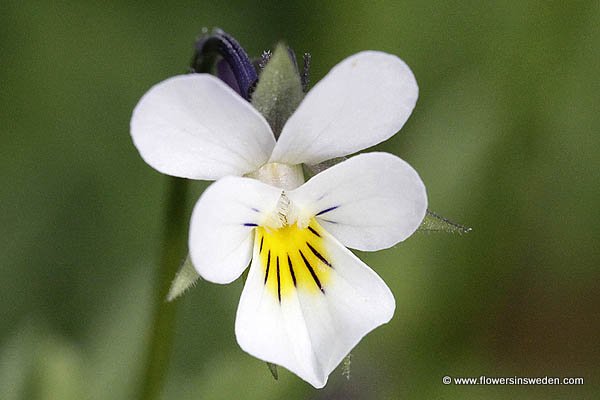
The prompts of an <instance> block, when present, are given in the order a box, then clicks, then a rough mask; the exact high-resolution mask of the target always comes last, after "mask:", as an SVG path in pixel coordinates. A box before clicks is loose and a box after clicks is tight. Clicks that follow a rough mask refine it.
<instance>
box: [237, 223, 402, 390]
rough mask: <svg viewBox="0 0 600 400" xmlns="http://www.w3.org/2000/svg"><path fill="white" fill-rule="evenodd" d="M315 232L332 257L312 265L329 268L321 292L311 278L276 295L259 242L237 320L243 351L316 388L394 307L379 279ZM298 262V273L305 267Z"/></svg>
mask: <svg viewBox="0 0 600 400" xmlns="http://www.w3.org/2000/svg"><path fill="white" fill-rule="evenodd" d="M319 232H320V235H321V237H322V240H323V241H324V243H325V246H326V249H327V253H326V254H325V256H326V257H328V259H329V260H330V261H331V267H329V266H324V265H321V266H315V265H313V268H315V269H317V268H320V267H323V268H328V269H329V271H328V272H327V273H326V275H327V279H326V280H323V282H322V288H323V291H319V290H314V289H315V287H316V286H315V282H310V281H307V280H304V281H302V280H298V285H297V286H292V289H291V290H287V291H288V293H287V294H286V295H282V296H281V298H280V299H279V298H278V296H277V294H276V291H274V290H271V288H270V287H269V285H267V284H265V269H264V266H263V265H262V264H261V259H260V257H259V254H258V253H259V250H258V245H257V246H256V247H255V250H254V257H253V261H252V266H251V267H250V273H249V274H248V279H247V281H246V284H245V286H244V290H243V292H242V297H241V299H240V304H239V307H238V311H237V317H236V324H235V332H236V337H237V340H238V343H239V344H240V346H241V348H242V349H243V350H245V351H246V352H248V353H250V354H252V355H253V356H255V357H257V358H260V359H262V360H265V361H268V362H272V363H275V364H278V365H281V366H283V367H285V368H287V369H289V370H290V371H292V372H293V373H295V374H296V375H298V376H299V377H301V378H302V379H304V380H306V381H307V382H309V383H310V384H311V385H313V386H315V387H316V388H321V387H323V386H325V384H326V382H327V377H328V375H329V374H330V373H331V372H332V371H333V370H334V369H335V368H336V367H337V366H338V364H339V363H340V362H341V361H342V360H343V359H344V357H346V355H347V354H348V353H349V352H350V350H352V348H353V347H354V346H356V345H357V344H358V342H359V341H360V340H361V339H362V338H363V337H364V336H365V335H366V334H367V333H369V332H370V331H371V330H373V329H375V328H376V327H378V326H379V325H381V324H384V323H386V322H388V321H389V320H390V319H391V318H392V316H393V314H394V309H395V302H394V297H393V295H392V293H391V292H390V290H389V288H388V287H387V286H386V285H385V283H384V282H383V281H382V280H381V278H379V276H378V275H377V274H376V273H375V272H373V270H371V269H370V268H369V267H368V266H367V265H365V264H364V263H363V262H362V261H360V260H359V259H358V258H356V256H354V255H353V254H352V253H351V252H350V251H349V250H348V249H346V248H344V247H343V246H342V245H341V244H340V243H339V242H337V241H336V240H335V239H334V238H333V237H331V236H330V235H329V234H328V233H327V232H325V231H324V230H323V229H320V230H319ZM257 243H258V241H257ZM305 251H306V252H308V251H309V250H307V249H305ZM298 264H300V265H294V269H295V271H296V274H297V275H298V274H301V273H303V272H302V270H301V269H302V268H307V267H306V266H303V265H302V263H298ZM281 267H282V269H281V275H282V276H281V280H282V282H284V280H287V283H286V284H288V285H289V282H290V278H289V276H284V274H287V275H289V274H290V273H289V272H287V271H288V270H287V265H285V266H284V265H283V264H282V266H281ZM309 284H312V285H313V287H308V286H307V285H309Z"/></svg>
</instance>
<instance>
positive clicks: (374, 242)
mask: <svg viewBox="0 0 600 400" xmlns="http://www.w3.org/2000/svg"><path fill="white" fill-rule="evenodd" d="M288 196H289V198H290V199H291V200H292V202H293V203H294V204H296V206H297V207H298V209H299V210H300V211H299V212H300V213H304V214H306V215H308V216H313V215H315V216H316V218H317V220H318V221H319V223H320V224H321V225H322V226H323V228H325V229H326V230H327V231H328V232H329V233H331V234H332V235H333V236H335V237H336V238H337V239H338V240H339V241H340V242H341V243H342V244H344V245H345V246H347V247H350V248H353V249H357V250H363V251H375V250H380V249H385V248H388V247H391V246H393V245H395V244H396V243H398V242H400V241H402V240H405V239H406V238H408V237H409V236H410V235H412V234H413V232H414V231H415V230H416V229H417V228H418V227H419V225H420V224H421V222H422V221H423V218H424V217H425V212H426V210H427V193H426V191H425V185H424V184H423V181H422V180H421V178H420V177H419V175H418V174H417V172H416V171H415V170H414V169H413V168H412V167H411V166H410V165H409V164H408V163H407V162H405V161H403V160H402V159H400V158H398V157H396V156H394V155H392V154H389V153H377V152H374V153H365V154H360V155H357V156H354V157H352V158H349V159H348V160H345V161H342V162H341V163H339V164H337V165H335V166H333V167H331V168H329V169H327V170H325V171H323V172H321V173H319V174H317V175H316V176H314V177H313V178H312V179H310V180H309V181H308V182H306V183H305V184H304V185H302V186H300V187H299V188H298V189H296V190H294V191H293V192H291V193H289V195H288Z"/></svg>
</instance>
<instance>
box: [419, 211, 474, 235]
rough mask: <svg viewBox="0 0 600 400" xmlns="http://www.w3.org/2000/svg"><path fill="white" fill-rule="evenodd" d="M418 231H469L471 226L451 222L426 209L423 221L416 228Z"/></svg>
mask: <svg viewBox="0 0 600 400" xmlns="http://www.w3.org/2000/svg"><path fill="white" fill-rule="evenodd" d="M418 231H419V232H449V233H460V234H462V233H468V232H471V228H469V227H466V226H464V225H461V224H457V223H456V222H452V221H450V220H449V219H447V218H444V217H442V216H441V215H438V214H436V213H434V212H433V211H430V210H427V213H426V214H425V218H424V219H423V222H421V226H419V229H418Z"/></svg>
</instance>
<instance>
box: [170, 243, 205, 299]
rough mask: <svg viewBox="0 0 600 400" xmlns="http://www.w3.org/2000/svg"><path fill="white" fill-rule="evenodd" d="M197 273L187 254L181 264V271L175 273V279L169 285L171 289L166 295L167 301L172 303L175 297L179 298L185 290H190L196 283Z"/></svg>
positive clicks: (198, 276)
mask: <svg viewBox="0 0 600 400" xmlns="http://www.w3.org/2000/svg"><path fill="white" fill-rule="evenodd" d="M198 278H200V275H198V272H196V268H194V265H193V264H192V260H191V259H190V256H189V254H188V256H187V258H186V259H185V261H184V262H183V265H182V266H181V269H180V270H179V272H177V275H176V276H175V279H173V282H172V283H171V288H170V289H169V294H168V295H167V301H173V300H175V299H176V298H177V297H179V296H181V295H182V294H183V293H184V292H185V291H186V290H188V289H189V288H191V287H192V286H194V285H195V284H196V282H198Z"/></svg>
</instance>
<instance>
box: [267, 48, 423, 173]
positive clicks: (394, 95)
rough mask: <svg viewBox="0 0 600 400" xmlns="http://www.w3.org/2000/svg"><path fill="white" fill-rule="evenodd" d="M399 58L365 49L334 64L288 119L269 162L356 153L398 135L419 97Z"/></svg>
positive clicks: (311, 160)
mask: <svg viewBox="0 0 600 400" xmlns="http://www.w3.org/2000/svg"><path fill="white" fill-rule="evenodd" d="M418 92H419V89H418V86H417V82H416V80H415V78H414V76H413V73H412V72H411V70H410V68H409V67H408V66H407V65H406V64H405V63H404V61H402V60H401V59H399V58H398V57H396V56H394V55H390V54H386V53H382V52H377V51H365V52H361V53H358V54H355V55H353V56H351V57H348V58H346V59H345V60H343V61H342V62H341V63H339V64H338V65H336V66H335V67H334V68H333V69H332V70H331V71H330V72H329V74H327V76H325V77H324V78H323V79H322V80H321V81H320V82H319V83H318V84H317V85H315V87H314V88H313V89H312V90H311V91H310V92H309V93H308V94H307V95H306V97H305V98H304V100H303V101H302V103H301V104H300V106H299V107H298V109H297V110H296V112H294V114H293V115H292V116H291V117H290V119H289V120H288V121H287V123H286V124H285V126H284V128H283V130H282V132H281V136H280V137H279V139H278V141H277V144H276V145H275V149H274V150H273V154H272V156H271V161H274V162H281V163H287V164H300V163H306V164H315V163H319V162H321V161H324V160H328V159H331V158H335V157H340V156H344V155H347V154H351V153H355V152H357V151H359V150H361V149H364V148H367V147H370V146H373V145H375V144H377V143H380V142H382V141H384V140H386V139H388V138H389V137H390V136H392V135H394V134H395V133H396V132H397V131H398V130H400V128H402V126H403V125H404V123H405V122H406V120H407V119H408V117H409V116H410V114H411V112H412V110H413V108H414V106H415V103H416V101H417V97H418Z"/></svg>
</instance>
